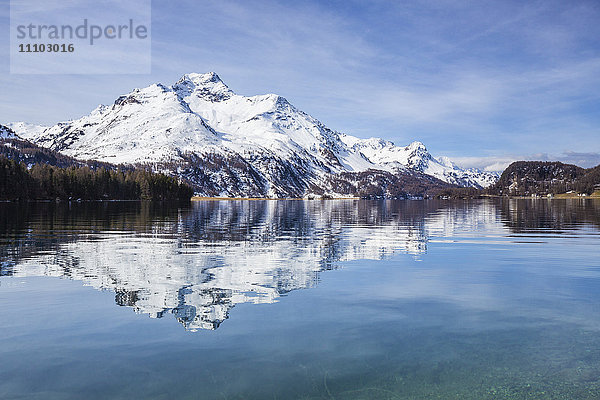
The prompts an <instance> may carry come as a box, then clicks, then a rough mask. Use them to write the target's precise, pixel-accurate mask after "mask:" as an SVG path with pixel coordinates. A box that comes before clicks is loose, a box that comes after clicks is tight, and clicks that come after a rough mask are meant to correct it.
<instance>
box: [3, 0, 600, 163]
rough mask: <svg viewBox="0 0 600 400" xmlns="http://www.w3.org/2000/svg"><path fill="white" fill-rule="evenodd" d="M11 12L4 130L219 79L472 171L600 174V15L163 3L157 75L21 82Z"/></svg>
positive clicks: (536, 5)
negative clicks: (185, 80) (571, 167)
mask: <svg viewBox="0 0 600 400" xmlns="http://www.w3.org/2000/svg"><path fill="white" fill-rule="evenodd" d="M40 1H41V0H40ZM0 4H1V6H0V31H1V32H2V34H3V35H4V37H5V40H4V41H2V43H1V44H0V52H1V53H2V54H3V57H2V58H1V61H0V88H1V90H0V123H3V122H13V121H20V120H24V121H28V122H35V123H44V124H51V123H55V122H58V121H61V120H66V119H71V118H77V117H80V116H81V115H84V114H87V113H89V112H90V111H91V110H92V109H93V108H95V107H96V106H97V105H98V104H100V103H104V104H107V103H108V104H110V103H112V102H113V101H114V100H115V98H116V97H118V95H120V94H123V93H127V92H129V91H130V90H131V89H133V88H135V87H143V86H146V85H148V84H151V83H154V82H162V83H164V84H172V83H174V82H175V81H176V80H177V79H178V78H179V77H180V76H181V75H183V74H184V73H186V72H208V71H215V72H217V73H218V74H219V75H220V76H221V78H222V79H223V80H224V81H225V83H227V84H228V85H229V86H230V87H231V88H232V89H233V90H234V91H236V92H237V93H240V94H244V95H255V94H263V93H277V94H280V95H283V96H285V97H286V98H287V99H288V100H290V102H292V103H293V104H294V105H296V106H297V107H299V108H300V109H302V110H304V111H306V112H307V113H309V114H311V115H313V116H314V117H316V118H318V119H320V120H321V121H323V122H324V123H325V124H326V125H328V126H329V127H331V128H333V129H336V130H338V131H342V132H345V133H349V134H353V135H356V136H359V137H371V136H378V137H383V138H385V139H389V140H392V141H394V142H395V143H397V144H408V143H409V142H411V141H413V140H420V141H422V142H424V143H425V144H426V145H427V147H428V149H429V150H430V151H431V152H432V153H433V154H434V155H447V156H450V157H451V158H454V159H455V160H457V161H458V162H459V164H462V165H465V166H477V167H486V166H488V167H490V168H491V169H494V166H496V169H498V168H499V166H502V165H504V164H505V163H506V162H507V161H510V160H514V159H547V160H553V159H559V160H563V161H567V162H575V163H578V164H580V165H582V166H591V165H596V164H598V163H600V24H599V23H598V21H600V2H598V1H568V2H566V1H552V0H547V1H508V0H503V1H443V0H432V1H407V2H404V1H377V0H375V1H352V0H344V1H302V0H300V1H293V2H291V1H268V0H267V1H248V0H244V1H208V0H206V1H199V0H193V1H192V0H189V1H168V2H167V1H154V2H153V5H152V74H150V75H11V74H9V59H8V52H9V41H8V37H9V4H8V1H6V0H2V2H1V3H0Z"/></svg>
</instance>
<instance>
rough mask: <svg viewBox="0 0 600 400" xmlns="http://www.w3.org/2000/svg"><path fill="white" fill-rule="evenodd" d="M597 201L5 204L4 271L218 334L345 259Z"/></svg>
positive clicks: (544, 221) (523, 224) (542, 219)
mask: <svg viewBox="0 0 600 400" xmlns="http://www.w3.org/2000/svg"><path fill="white" fill-rule="evenodd" d="M599 211H600V204H599V203H597V202H593V201H584V200H581V201H580V200H574V201H572V202H570V201H563V202H561V201H552V202H550V201H547V200H541V201H539V202H538V203H536V205H535V206H531V202H530V201H520V200H510V201H507V200H506V201H490V200H486V201H475V202H458V203H456V202H438V201H357V200H347V201H346V200H336V201H207V202H195V203H192V204H191V205H186V206H174V205H168V204H162V205H161V204H151V203H135V202H133V203H112V202H108V203H87V204H31V205H28V206H18V205H15V204H2V205H0V216H1V217H2V218H1V221H2V222H0V223H1V225H0V245H1V248H0V276H16V277H29V276H48V277H60V278H68V279H73V280H78V281H81V282H83V283H84V284H85V285H89V286H92V287H94V288H96V289H99V290H111V291H113V292H114V293H115V302H116V303H117V304H118V305H120V306H127V307H132V308H133V309H134V310H135V311H136V312H138V313H145V314H148V315H150V316H151V317H153V318H161V317H163V316H165V315H167V314H172V315H173V316H174V317H175V318H176V319H177V320H178V321H179V322H180V323H181V324H182V325H183V326H184V327H185V329H187V330H190V331H196V330H198V329H216V328H217V327H219V325H220V324H221V323H222V322H223V321H224V320H225V319H227V317H228V313H229V310H230V309H231V308H232V307H234V306H235V305H236V304H239V303H255V304H258V303H272V302H276V301H277V300H278V299H279V297H281V296H282V295H285V294H286V293H288V292H291V291H294V290H298V289H306V288H310V287H313V286H315V285H317V283H318V281H319V275H320V273H321V272H322V271H326V270H332V269H335V268H337V267H339V266H340V265H341V263H342V262H344V261H350V260H359V259H371V260H379V259H384V258H389V257H390V256H392V255H394V254H396V253H405V254H409V255H411V256H412V257H416V258H418V257H425V256H426V255H425V254H426V251H427V243H428V241H429V240H432V239H433V238H435V240H439V239H440V238H446V239H448V238H452V237H457V236H461V237H462V236H464V235H463V234H464V233H466V232H469V231H473V230H474V229H477V228H478V227H481V226H482V225H485V227H486V231H487V232H488V233H489V232H492V233H493V234H494V235H497V237H498V238H499V240H504V239H506V238H509V237H510V236H511V235H512V234H515V233H517V234H521V233H523V232H526V233H527V232H535V231H536V230H539V229H545V230H552V231H553V232H556V234H560V233H561V230H562V229H565V228H568V227H569V226H570V224H572V223H574V221H577V223H578V224H581V223H589V224H592V225H594V226H596V227H598V226H600V216H599V215H600V214H599Z"/></svg>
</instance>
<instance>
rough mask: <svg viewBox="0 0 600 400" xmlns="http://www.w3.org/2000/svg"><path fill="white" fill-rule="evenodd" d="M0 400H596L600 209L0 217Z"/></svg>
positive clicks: (108, 210)
mask: <svg viewBox="0 0 600 400" xmlns="http://www.w3.org/2000/svg"><path fill="white" fill-rule="evenodd" d="M0 338H1V339H2V346H1V347H0V376H1V377H2V379H1V380H0V398H2V399H45V400H46V399H83V398H85V399H107V398H110V399H431V398H436V399H437V398H439V399H599V398H600V201H598V200H592V199H572V200H548V199H538V200H518V199H510V200H509V199H504V200H500V199H496V200H471V201H434V200H425V201H401V200H393V201H389V200H385V201H384V200H382V201H367V200H331V201H294V200H290V201H200V202H192V203H191V204H188V205H176V204H160V203H139V202H101V203H72V204H64V203H61V204H54V203H30V204H22V205H18V204H13V203H3V204H0Z"/></svg>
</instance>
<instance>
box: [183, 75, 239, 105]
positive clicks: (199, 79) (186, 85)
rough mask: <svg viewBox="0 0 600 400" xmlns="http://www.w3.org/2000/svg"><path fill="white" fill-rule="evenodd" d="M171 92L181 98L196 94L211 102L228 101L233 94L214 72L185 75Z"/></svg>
mask: <svg viewBox="0 0 600 400" xmlns="http://www.w3.org/2000/svg"><path fill="white" fill-rule="evenodd" d="M173 90H174V91H176V92H177V93H179V94H180V95H181V96H182V97H187V96H189V95H191V94H193V93H196V94H197V95H198V96H199V97H202V98H204V99H205V100H209V101H211V102H215V101H222V100H228V99H229V98H230V97H231V96H232V95H233V94H234V93H233V91H232V90H231V89H229V87H228V86H227V85H226V84H225V83H224V82H223V81H222V80H221V78H220V77H219V75H217V74H216V73H215V72H207V73H204V74H199V73H195V72H190V73H187V74H185V75H183V76H182V77H181V79H179V81H177V83H175V85H173Z"/></svg>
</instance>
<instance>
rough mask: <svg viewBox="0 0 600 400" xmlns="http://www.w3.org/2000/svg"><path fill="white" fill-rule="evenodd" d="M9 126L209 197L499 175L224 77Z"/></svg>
mask: <svg viewBox="0 0 600 400" xmlns="http://www.w3.org/2000/svg"><path fill="white" fill-rule="evenodd" d="M9 126H10V128H12V129H13V130H14V131H15V132H16V133H17V134H18V135H19V136H21V137H22V138H25V139H28V140H30V141H32V142H34V143H36V144H38V145H40V146H43V147H47V148H50V149H52V150H56V151H59V152H61V153H63V154H65V155H68V156H72V157H75V158H79V159H94V160H99V161H105V162H111V163H128V164H151V165H152V166H153V167H154V168H155V169H158V170H161V171H164V172H169V173H172V174H177V175H180V176H182V177H184V178H186V179H188V180H189V181H190V182H191V183H192V184H194V185H195V186H196V189H197V191H198V193H199V194H204V195H221V196H260V197H263V196H267V197H290V196H293V197H299V196H305V195H307V194H308V193H318V194H331V195H356V194H357V193H358V190H359V189H360V186H361V185H363V186H364V184H363V181H364V180H365V178H364V175H365V174H364V173H365V172H367V171H380V172H378V174H379V176H381V174H382V173H388V174H389V176H388V175H386V176H385V179H383V181H385V182H387V183H386V184H385V185H384V186H386V187H381V188H379V190H380V191H382V193H383V194H384V195H386V194H387V195H389V194H390V193H388V192H389V190H388V189H387V186H389V184H390V182H392V181H394V180H395V181H398V180H401V179H400V178H401V177H402V176H410V177H411V178H412V179H421V180H423V179H422V178H423V174H425V175H428V177H425V178H424V180H429V181H428V182H429V184H433V185H440V184H441V182H437V181H432V180H430V178H431V177H432V176H433V177H435V178H438V179H440V180H441V181H443V182H447V183H450V184H457V185H461V186H476V187H483V186H488V185H490V184H492V183H494V182H495V180H496V178H497V177H495V176H493V175H491V174H488V173H481V172H478V171H472V170H463V169H461V168H459V167H457V166H456V165H454V164H452V163H451V162H450V161H449V160H447V159H439V160H438V159H435V158H434V157H432V156H431V154H429V152H428V151H427V149H426V148H425V146H424V145H423V144H422V143H420V142H414V143H412V144H410V145H409V146H407V147H401V146H395V145H394V144H393V143H392V142H389V141H384V140H382V139H375V138H373V139H359V138H356V137H353V136H349V135H345V134H342V133H339V132H336V131H333V130H331V129H329V128H328V127H326V126H325V125H323V124H322V123H321V122H320V121H318V120H316V119H315V118H313V117H311V116H310V115H308V114H306V113H304V112H302V111H301V110H298V109H297V108H296V107H294V106H293V105H292V104H290V103H289V102H288V101H287V100H286V99H285V98H283V97H281V96H278V95H275V94H267V95H260V96H251V97H246V96H241V95H237V94H235V93H234V92H233V91H232V90H231V89H230V88H229V87H227V85H225V84H224V83H223V81H221V79H220V78H219V77H218V76H217V74H215V73H207V74H194V73H192V74H186V75H184V76H183V77H182V78H181V79H180V80H179V81H178V82H177V83H175V84H174V85H172V86H168V87H167V86H164V85H161V84H154V85H151V86H148V87H146V88H143V89H135V90H134V91H132V92H130V93H128V94H126V95H124V96H120V97H119V98H118V99H117V100H116V101H115V102H114V104H112V105H110V106H104V105H101V106H98V107H97V108H96V109H95V110H94V111H92V113H91V114H89V115H87V116H84V117H82V118H80V119H78V120H73V121H67V122H61V123H58V124H56V125H54V126H50V127H44V126H37V125H30V124H26V123H14V124H10V125H9ZM340 174H343V176H344V178H343V179H342V178H340V176H342V175H340ZM332 177H335V179H332ZM340 179H342V180H343V181H344V184H340ZM380 180H381V179H380ZM332 182H336V185H335V186H334V185H333V184H332ZM396 184H397V182H396ZM396 186H397V185H396Z"/></svg>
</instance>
